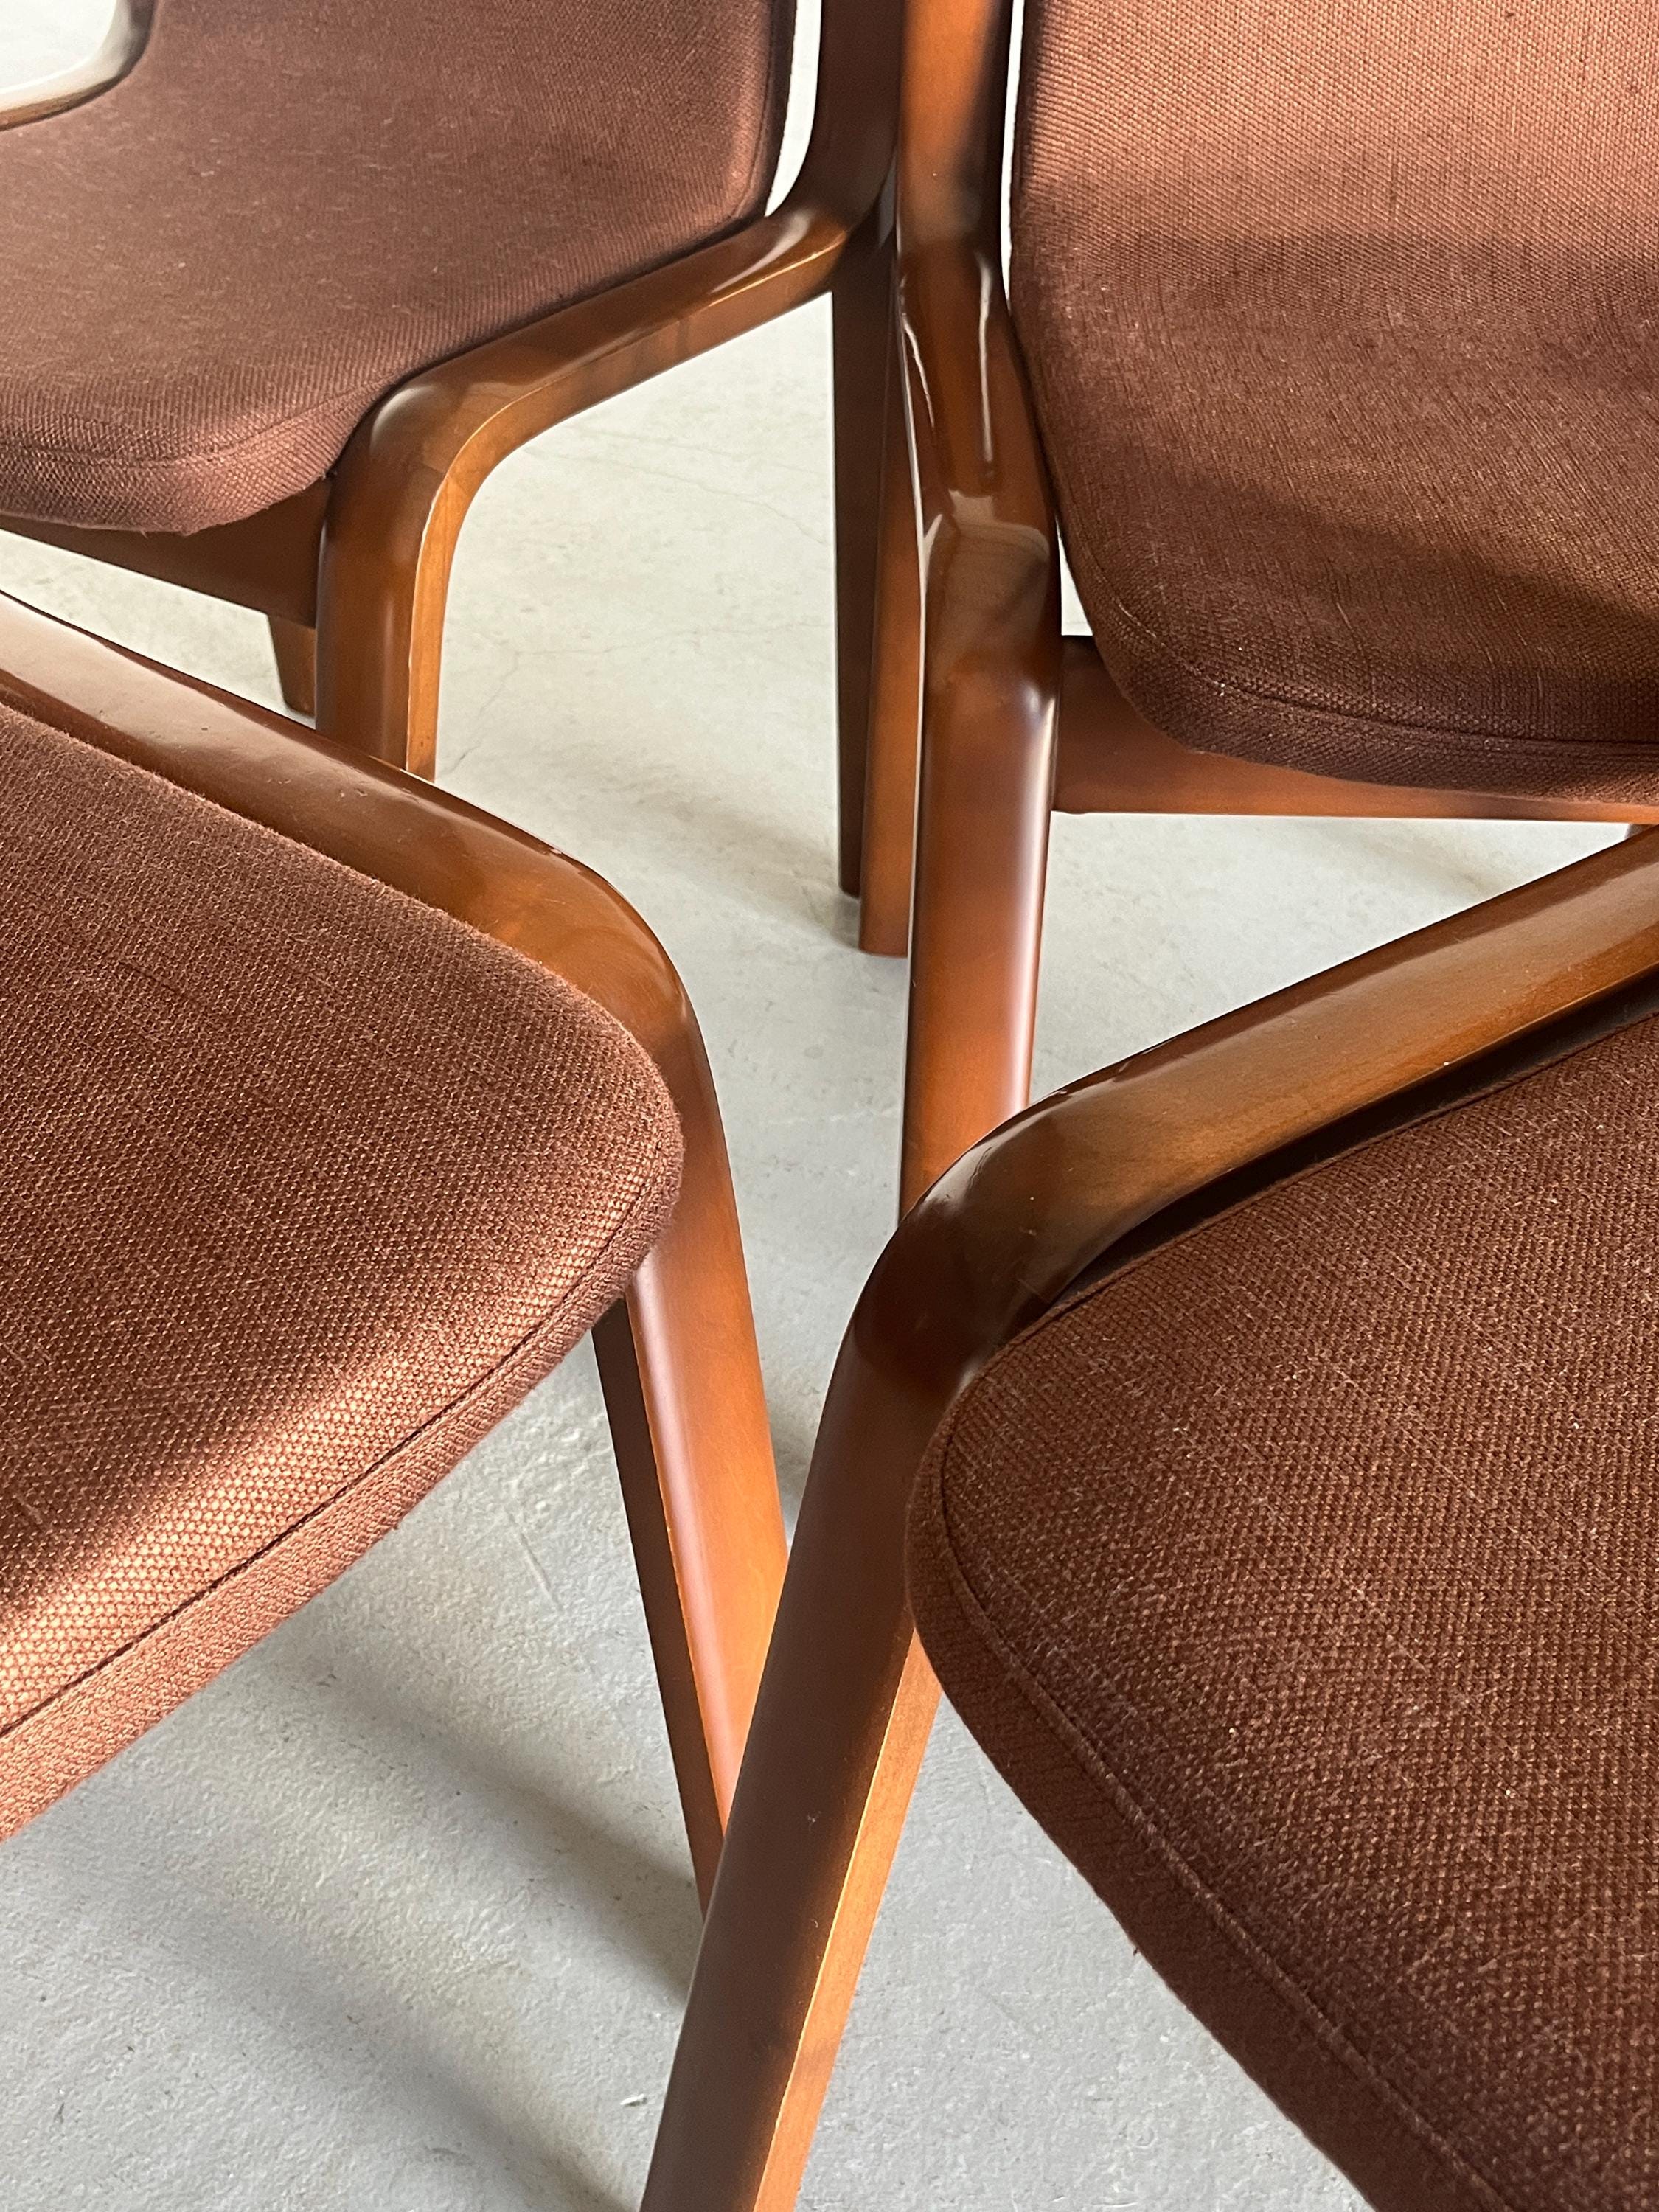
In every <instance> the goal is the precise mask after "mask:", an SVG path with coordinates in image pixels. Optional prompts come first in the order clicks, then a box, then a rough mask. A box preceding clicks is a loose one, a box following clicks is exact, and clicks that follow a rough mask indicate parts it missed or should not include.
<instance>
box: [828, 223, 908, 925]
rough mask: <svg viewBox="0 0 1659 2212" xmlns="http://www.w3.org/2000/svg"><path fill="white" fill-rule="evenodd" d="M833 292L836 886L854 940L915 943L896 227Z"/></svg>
mask: <svg viewBox="0 0 1659 2212" xmlns="http://www.w3.org/2000/svg"><path fill="white" fill-rule="evenodd" d="M872 222H875V223H877V224H878V225H879V226H880V228H879V230H878V235H877V238H876V240H875V242H872V245H871V246H870V247H869V249H868V250H867V251H866V252H863V253H860V254H858V255H856V256H854V257H852V258H849V260H848V264H847V269H846V272H845V274H844V275H843V276H842V278H841V280H840V282H839V283H837V285H836V291H835V295H834V331H835V397H836V641H837V673H838V696H839V714H840V727H841V753H840V757H841V886H842V890H844V891H846V892H848V894H849V896H855V897H858V898H860V915H859V943H860V946H861V947H862V949H863V950H864V951H866V952H882V953H890V954H894V955H902V954H903V952H904V951H905V950H906V947H907V945H908V940H909V927H910V872H911V856H912V853H913V850H914V846H915V776H916V746H917V732H918V727H919V723H920V710H921V699H920V689H921V576H920V568H919V562H918V554H917V545H916V526H915V501H914V497H913V495H912V492H911V485H910V453H909V443H908V435H907V432H906V428H905V422H904V396H903V383H902V365H901V363H900V360H899V354H898V325H897V319H896V289H895V286H896V278H895V267H894V256H893V242H892V233H891V218H890V213H889V211H888V210H887V208H886V206H885V204H884V206H883V208H881V209H879V210H878V211H877V216H876V217H875V218H872Z"/></svg>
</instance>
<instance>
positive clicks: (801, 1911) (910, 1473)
mask: <svg viewBox="0 0 1659 2212" xmlns="http://www.w3.org/2000/svg"><path fill="white" fill-rule="evenodd" d="M858 1368H859V1358H858V1354H857V1353H856V1352H855V1351H854V1349H853V1347H852V1346H851V1344H850V1342H849V1346H848V1349H847V1350H845V1351H843V1353H842V1362H841V1365H840V1366H839V1367H838V1369H837V1370H836V1380H835V1382H834V1383H832V1385H831V1388H830V1394H829V1403H828V1405H827V1407H826V1408H825V1413H824V1419H823V1428H822V1429H821V1431H820V1433H819V1438H818V1446H817V1452H816V1454H815V1455H814V1458H813V1463H812V1474H811V1481H810V1482H809V1484H808V1486H807V1492H806V1498H805V1503H804V1504H803V1506H802V1509H801V1516H800V1523H799V1528H798V1530H797V1533H796V1537H795V1546H794V1551H793V1555H792V1558H791V1562H790V1568H789V1574H788V1578H787V1582H786V1583H785V1586H784V1595H783V1601H782V1604H781V1607H780V1610H779V1614H778V1626H777V1632H776V1635H775V1639H774V1643H773V1647H772V1654H771V1656H770V1658H769V1661H768V1662H767V1668H766V1677H765V1680H764V1682H763V1686H762V1689H761V1696H760V1702H759V1705H758V1706H757V1710H756V1715H755V1725H754V1729H753V1733H752V1735H751V1737H750V1751H749V1756H748V1758H747V1759H746V1760H745V1762H744V1770H743V1775H742V1778H741V1780H740V1782H739V1784H738V1795H737V1802H736V1803H735V1805H734V1806H733V1808H732V1822H731V1827H730V1830H729V1832H728V1834H727V1838H726V1852H725V1856H724V1857H723V1858H722V1860H721V1863H720V1875H719V1878H718V1880H717V1881H716V1882H715V1885H714V1899H713V1902H712V1904H711V1905H710V1908H709V1912H708V1923H707V1926H706V1928H705V1929H704V1934H703V1941H702V1950H701V1951H700V1953H699V1954H698V1958H697V1969H696V1976H695V1978H694V1979H693V1981H692V1984H691V1995H690V2002H689V2004H688V2006H687V2008H686V2015H685V2025H684V2031H683V2033H682V2034H681V2038H680V2044H679V2050H678V2055H677V2057H676V2058H675V2062H674V2070H673V2075H672V2078H671V2081H670V2083H669V2087H668V2095H667V2100H666V2102H665V2106H664V2108H663V2117H662V2124H661V2129H660V2131H659V2135H658V2138H657V2148H656V2154H655V2156H654V2158H653V2160H652V2166H651V2174H650V2179H649V2180H648V2181H647V2185H646V2191H645V2198H644V2212H787V2208H788V2207H789V2206H791V2205H793V2203H794V2201H795V2195H796V2191H797V2190H798V2189H799V2184H800V2177H801V2174H802V2172H803V2170H804V2169H805V2163H806V2155H807V2152H808V2150H809V2148H811V2139H812V2131H813V2129H814V2127H815V2125H816V2124H817V2115H818V2110H819V2107H820V2106H821V2105H822V2103H823V2095H824V2091H825V2089H826V2087H827V2086H828V2083H829V2075H830V2070H831V2069H832V2067H833V2066H834V2064H835V2058H836V2048H837V2046H838V2045H839V2043H840V2040H841V2034H842V2027H843V2026H844V2024H845V2022H846V2019H847V2014H848V2008H849V2006H850V2004H851V2002H852V1998H853V1990H854V1984H855V1983H856V1981H857V1978H858V1973H859V1968H860V1964H861V1963H862V1960H863V1957H864V1951H865V1946H866V1942H867V1941H868V1938H869V1934H870V1929H871V1928H872V1925H873V1923H874V1921H875V1917H876V1912H877V1909H878V1905H879V1903H880V1900H881V1893H882V1890H883V1888H884V1885H885V1882H886V1879H887V1872H888V1869H889V1866H890V1863H891V1861H892V1856H893V1852H894V1850H895V1848H896V1844H897V1842H898V1838H899V1833H900V1831H901V1829H902V1826H903V1822H904V1816H905V1812H906V1809H907V1808H908V1804H909V1800H910V1794H911V1790H912V1788H913V1786H914V1784H915V1775H916V1771H917V1768H918V1767H919V1765H920V1764H921V1754H922V1751H923V1748H924V1746H925V1745H926V1742H927V1731H928V1729H929V1726H930V1725H931V1723H932V1720H933V1710H934V1707H935V1705H936V1703H937V1700H938V1694H939V1693H938V1688H937V1686H936V1684H935V1683H934V1680H933V1674H932V1671H931V1669H930V1668H928V1666H927V1662H926V1660H925V1659H924V1658H923V1657H922V1656H921V1649H920V1646H919V1645H918V1644H917V1643H916V1639H915V1630H914V1627H913V1626H912V1623H911V1619H910V1613H909V1607H908V1601H907V1599H906V1596H905V1590H904V1564H903V1522H904V1515H905V1508H906V1504H907V1501H908V1495H909V1490H910V1484H911V1480H912V1478H913V1477H914V1474H915V1468H916V1465H917V1462H918V1459H919V1456H920V1454H921V1449H922V1448H923V1446H924V1445H925V1443H926V1439H927V1431H928V1430H929V1428H930V1427H931V1418H932V1417H931V1413H923V1414H921V1416H920V1417H919V1418H918V1417H916V1409H915V1408H914V1407H913V1408H911V1413H912V1418H911V1419H909V1420H908V1422H907V1419H906V1418H905V1415H904V1412H903V1411H902V1409H899V1410H895V1409H893V1408H891V1407H887V1406H885V1405H884V1404H883V1402H882V1394H881V1393H880V1391H879V1390H878V1389H877V1390H872V1389H870V1388H869V1387H868V1383H869V1378H868V1377H867V1376H862V1375H860V1373H859V1372H858V1371H857V1370H858Z"/></svg>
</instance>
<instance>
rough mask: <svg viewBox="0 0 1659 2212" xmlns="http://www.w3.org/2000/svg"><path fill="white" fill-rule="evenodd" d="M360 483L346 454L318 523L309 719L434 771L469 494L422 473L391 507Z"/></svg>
mask: <svg viewBox="0 0 1659 2212" xmlns="http://www.w3.org/2000/svg"><path fill="white" fill-rule="evenodd" d="M371 420H372V418H371ZM359 435H360V436H361V435H362V433H360V434H359ZM347 458H348V461H349V459H350V458H351V456H350V451H349V449H348V456H347ZM356 483H357V479H356V477H355V476H349V474H348V471H346V469H345V468H344V467H343V469H342V472H341V476H340V477H339V479H338V480H337V485H336V489H335V492H334V495H333V497H332V499H331V501H330V504H329V511H328V518H327V520H326V522H325V526H324V530H323V550H322V560H321V563H320V567H319V577H318V593H317V727H318V728H319V731H320V732H322V734H323V735H324V736H325V737H328V738H337V740H338V741H339V743H340V744H348V745H351V746H353V747H354V748H355V749H356V750H357V751H359V752H364V753H368V754H370V755H371V756H372V757H374V759H376V760H383V761H389V762H390V763H391V764H392V767H393V768H404V769H410V771H411V772H412V773H413V774H415V775H424V776H431V775H435V773H436V770H437V761H438V678H439V672H440V667H441V662H442V658H443V641H444V615H445V612H446V611H447V605H448V599H449V575H450V570H451V568H452V567H453V563H454V556H455V541H456V538H457V537H458V536H459V531H460V526H461V523H462V520H464V519H465V511H466V501H465V498H464V497H462V496H460V495H453V496H452V495H446V490H445V488H444V487H443V486H441V485H439V484H436V483H432V484H425V483H419V484H414V485H410V486H400V487H398V491H399V492H400V493H401V495H402V503H401V504H400V505H399V504H393V505H392V506H390V507H387V506H386V504H385V502H384V501H382V499H381V496H380V495H381V492H382V489H383V488H382V486H381V485H380V483H378V481H376V480H374V478H373V477H370V481H369V485H368V490H367V491H366V492H359V493H356V495H354V490H355V488H356Z"/></svg>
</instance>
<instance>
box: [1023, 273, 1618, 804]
mask: <svg viewBox="0 0 1659 2212" xmlns="http://www.w3.org/2000/svg"><path fill="white" fill-rule="evenodd" d="M1011 319H1012V313H1011ZM1015 338H1016V343H1018V326H1016V330H1015ZM1019 353H1020V358H1021V359H1022V361H1024V362H1025V363H1026V370H1027V374H1028V376H1029V377H1030V381H1031V384H1032V385H1033V386H1035V387H1036V390H1037V391H1038V392H1041V394H1042V398H1043V399H1044V401H1045V402H1047V401H1048V398H1049V394H1048V388H1047V384H1046V380H1044V378H1043V377H1042V375H1041V374H1040V373H1039V372H1038V371H1037V370H1036V368H1034V367H1033V366H1032V365H1031V363H1030V358H1029V356H1028V355H1027V353H1026V349H1025V348H1024V345H1021V346H1020V347H1019ZM1036 427H1037V428H1038V431H1039V435H1038V444H1039V446H1041V445H1042V437H1041V426H1040V422H1039V423H1038V424H1037V426H1036ZM1050 473H1051V474H1052V475H1054V480H1055V483H1056V486H1058V483H1059V477H1058V472H1057V471H1050ZM1057 503H1058V502H1057ZM1063 521H1064V518H1063V516H1062V524H1063ZM1064 534H1065V536H1066V538H1067V539H1068V540H1070V539H1071V538H1072V532H1069V531H1066V532H1064ZM1075 542H1076V544H1077V545H1078V546H1079V548H1081V549H1084V550H1083V552H1082V553H1081V554H1080V556H1079V563H1078V565H1079V566H1080V565H1082V564H1083V562H1084V561H1085V560H1086V562H1087V566H1088V568H1091V570H1093V571H1094V573H1095V574H1096V575H1097V576H1098V577H1099V579H1100V588H1101V594H1102V596H1103V598H1104V599H1105V600H1106V601H1107V603H1108V604H1109V606H1110V608H1111V610H1112V611H1113V612H1114V613H1115V614H1116V615H1117V616H1118V617H1120V619H1121V621H1123V622H1124V623H1127V626H1128V627H1129V628H1130V629H1132V630H1133V631H1134V632H1135V634H1136V635H1137V636H1139V637H1140V638H1142V639H1144V640H1145V641H1146V644H1147V645H1148V646H1150V647H1152V650H1153V651H1154V652H1156V653H1160V654H1161V655H1162V656H1163V657H1164V659H1165V660H1167V661H1169V662H1170V665H1172V666H1174V667H1176V668H1178V669H1179V670H1180V671H1181V672H1182V675H1183V676H1189V677H1191V678H1192V679H1193V680H1194V683H1198V684H1204V685H1205V686H1206V689H1208V690H1212V691H1215V692H1223V693H1225V692H1230V691H1231V692H1236V693H1237V694H1239V695H1240V696H1242V697H1243V698H1246V699H1254V700H1259V701H1260V702H1261V703H1262V704H1263V705H1264V706H1269V707H1285V708H1289V709H1290V710H1291V712H1292V713H1294V714H1316V715H1318V716H1320V717H1321V718H1322V720H1326V721H1333V722H1349V723H1352V724H1354V725H1356V726H1358V727H1359V728H1361V729H1372V730H1387V731H1404V732H1411V731H1417V732H1421V733H1425V734H1427V735H1429V736H1433V737H1445V738H1473V739H1474V740H1475V741H1476V742H1477V743H1478V744H1481V745H1482V746H1484V747H1486V748H1487V749H1489V750H1491V752H1492V755H1493V757H1495V758H1501V757H1503V756H1504V755H1505V754H1508V753H1510V752H1516V751H1525V752H1538V753H1547V754H1550V755H1552V756H1554V757H1559V755H1560V754H1562V753H1563V752H1566V753H1569V754H1577V753H1581V752H1582V753H1583V756H1584V757H1585V760H1586V762H1587V763H1588V762H1592V761H1596V760H1604V761H1610V762H1617V763H1626V762H1628V763H1631V764H1632V765H1634V764H1635V763H1638V762H1639V763H1648V764H1651V763H1652V761H1653V758H1654V750H1655V749H1654V748H1653V747H1652V746H1650V745H1641V744H1584V743H1582V742H1581V741H1580V740H1578V739H1576V738H1527V737H1516V736H1510V735H1507V734H1506V733H1505V732H1504V731H1502V730H1498V729H1493V728H1492V727H1490V726H1478V727H1477V726H1474V725H1468V726H1466V725H1463V724H1461V723H1457V722H1420V721H1414V720H1412V719H1411V717H1410V716H1408V715H1397V716H1392V715H1387V714H1366V713H1363V712H1361V711H1359V710H1358V709H1357V708H1347V707H1325V706H1321V705H1319V704H1318V703H1317V702H1316V701H1313V700H1310V699H1301V698H1298V697H1297V696H1296V695H1295V694H1294V693H1293V692H1288V691H1269V690H1263V689H1262V688H1261V687H1260V686H1258V685H1255V684H1244V683H1241V682H1240V681H1239V680H1238V679H1237V678H1234V677H1229V676H1216V675H1212V673H1211V672H1210V671H1209V670H1207V669H1206V668H1201V667H1200V666H1199V665H1198V664H1197V663H1196V662H1195V661H1192V660H1188V659H1187V658H1186V657H1185V656H1184V655H1183V654H1182V653H1179V652H1177V651H1176V647H1174V646H1172V645H1170V643H1169V642H1168V641H1166V640H1165V639H1164V636H1163V635H1161V633H1160V632H1158V630H1156V629H1153V628H1152V625H1151V624H1150V623H1147V622H1146V621H1144V620H1143V619H1142V618H1141V617H1139V615H1137V614H1135V613H1133V611H1131V610H1130V609H1129V608H1128V607H1127V605H1125V604H1124V602H1123V599H1122V598H1121V595H1120V594H1119V592H1117V591H1116V589H1115V587H1114V586H1112V585H1111V584H1109V583H1108V582H1107V581H1106V580H1105V576H1104V573H1103V567H1102V564H1101V563H1100V562H1098V561H1097V560H1096V559H1095V557H1094V556H1093V555H1092V553H1091V552H1089V551H1088V550H1087V546H1088V540H1087V538H1086V536H1085V534H1084V533H1083V532H1078V533H1077V536H1076V540H1075ZM1097 649H1098V648H1097ZM1166 734H1168V733H1166ZM1194 750H1200V751H1216V750H1219V748H1218V747H1215V746H1200V747H1196V748H1194ZM1319 772H1320V771H1318V770H1311V771H1310V773H1312V774H1318V773H1319Z"/></svg>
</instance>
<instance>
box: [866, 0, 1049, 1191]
mask: <svg viewBox="0 0 1659 2212" xmlns="http://www.w3.org/2000/svg"><path fill="white" fill-rule="evenodd" d="M907 39H908V48H907V54H906V61H905V75H904V83H903V90H902V112H901V125H900V128H901V156H900V172H899V174H900V193H901V198H900V208H901V246H902V257H901V264H900V302H901V308H902V316H903V321H904V331H905V340H906V356H907V360H908V364H909V382H908V404H909V413H910V424H911V434H912V441H913V446H914V451H915V468H916V481H917V490H918V498H919V503H920V526H921V544H922V546H923V549H924V551H923V556H922V571H921V573H922V586H921V605H922V625H923V635H924V639H925V655H924V659H923V670H922V729H923V733H924V734H923V743H922V755H921V800H920V805H919V808H918V812H917V828H916V881H915V918H914V925H913V934H912V940H911V955H910V1028H909V1041H908V1054H907V1060H906V1067H905V1104H904V1140H903V1159H902V1171H901V1179H900V1180H901V1204H902V1206H909V1205H910V1204H912V1203H913V1202H914V1200H915V1199H916V1197H917V1196H918V1195H919V1194H921V1191H923V1190H925V1189H926V1188H927V1185H928V1184H929V1183H930V1182H932V1181H933V1178H934V1176H937V1175H938V1174H939V1173H940V1172H941V1170H944V1169H945V1168H946V1167H948V1166H949V1165H950V1164H951V1161H952V1160H954V1159H955V1158H957V1156H958V1155H959V1154H960V1153H961V1152H963V1151H964V1150H965V1149H966V1148H967V1146H969V1145H970V1144H972V1143H974V1142H975V1139H978V1138H979V1137H981V1136H983V1135H984V1133H985V1132H986V1130H987V1129H988V1128H991V1127H994V1126H995V1125H996V1123H998V1122H999V1121H1003V1120H1005V1119H1006V1116H1007V1115H1010V1114H1012V1113H1013V1112H1015V1111H1016V1110H1017V1109H1018V1108H1019V1107H1020V1106H1023V1105H1024V1103H1025V1100H1026V1098H1027V1097H1028V1096H1029V1095H1030V1065H1031V1033H1032V1026H1033V1024H1034V1021H1035V1018H1036V978H1037V963H1038V952H1039V948H1040V944H1041V938H1042V894H1043V885H1044V880H1045V877H1046V873H1047V863H1048V815H1049V809H1050V805H1051V801H1052V795H1053V775H1054V732H1055V702H1056V700H1057V697H1058V694H1059V684H1060V563H1059V545H1058V540H1057V538H1056V536H1055V532H1054V520H1053V512H1052V505H1051V501H1050V499H1049V494H1048V479H1047V476H1046V473H1045V471H1044V468H1043V464H1042V454H1041V453H1040V451H1039V450H1038V447H1037V444H1036V438H1035V436H1034V435H1032V432H1031V428H1030V423H1031V417H1030V408H1029V404H1028V403H1027V400H1026V396H1025V386H1024V369H1023V368H1022V366H1021V363H1020V359H1019V354H1018V348H1017V346H1016V345H1015V343H1014V336H1013V329H1012V323H1011V321H1010V319H1009V317H1008V313H1007V310H1006V305H1005V304H1004V302H1003V296H1002V279H1001V269H1000V256H1001V185H1000V148H1001V134H1002V119H1003V106H1004V97H1005V85H1006V76H1007V69H1008V18H1007V13H1006V9H1005V8H1003V7H1001V6H1000V5H997V4H994V0H976V4H975V5H965V4H964V5H958V6H955V7H939V6H933V7H928V6H925V5H923V6H915V5H913V7H912V9H911V12H910V15H909V20H908V30H907Z"/></svg>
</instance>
